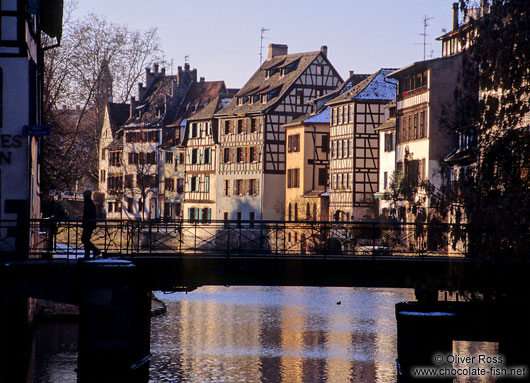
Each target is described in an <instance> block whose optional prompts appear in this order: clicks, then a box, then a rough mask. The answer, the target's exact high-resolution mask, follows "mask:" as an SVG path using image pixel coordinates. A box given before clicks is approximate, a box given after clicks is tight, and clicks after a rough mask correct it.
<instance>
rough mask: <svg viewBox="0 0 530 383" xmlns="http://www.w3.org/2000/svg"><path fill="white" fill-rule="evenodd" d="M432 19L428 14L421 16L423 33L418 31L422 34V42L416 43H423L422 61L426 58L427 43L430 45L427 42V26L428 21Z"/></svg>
mask: <svg viewBox="0 0 530 383" xmlns="http://www.w3.org/2000/svg"><path fill="white" fill-rule="evenodd" d="M432 19H434V17H429V16H428V15H425V16H423V33H420V36H423V43H416V44H423V61H425V59H426V58H427V45H431V44H430V43H428V42H427V36H429V35H428V34H427V27H428V26H429V23H428V21H429V20H432Z"/></svg>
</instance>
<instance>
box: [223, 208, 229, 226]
mask: <svg viewBox="0 0 530 383" xmlns="http://www.w3.org/2000/svg"><path fill="white" fill-rule="evenodd" d="M223 219H224V221H225V228H228V212H227V211H225V212H224V213H223Z"/></svg>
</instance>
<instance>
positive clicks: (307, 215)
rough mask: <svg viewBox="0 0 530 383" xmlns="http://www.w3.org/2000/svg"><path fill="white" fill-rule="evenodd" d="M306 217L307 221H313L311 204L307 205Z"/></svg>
mask: <svg viewBox="0 0 530 383" xmlns="http://www.w3.org/2000/svg"><path fill="white" fill-rule="evenodd" d="M305 216H306V218H307V219H311V205H310V204H309V202H308V203H307V204H306V207H305Z"/></svg>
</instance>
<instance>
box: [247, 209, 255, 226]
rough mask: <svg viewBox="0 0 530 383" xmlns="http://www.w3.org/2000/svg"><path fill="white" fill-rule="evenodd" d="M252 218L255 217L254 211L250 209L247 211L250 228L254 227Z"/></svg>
mask: <svg viewBox="0 0 530 383" xmlns="http://www.w3.org/2000/svg"><path fill="white" fill-rule="evenodd" d="M254 219H255V213H254V212H253V211H251V212H250V213H248V220H249V221H250V224H249V226H250V228H251V229H253V228H254Z"/></svg>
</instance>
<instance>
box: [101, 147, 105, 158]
mask: <svg viewBox="0 0 530 383" xmlns="http://www.w3.org/2000/svg"><path fill="white" fill-rule="evenodd" d="M101 159H102V160H104V159H105V149H101Z"/></svg>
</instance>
